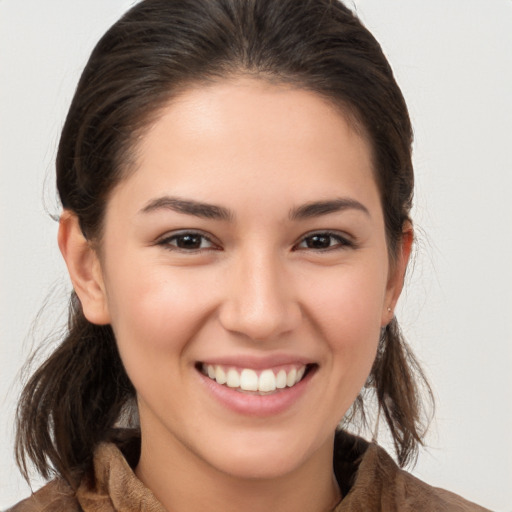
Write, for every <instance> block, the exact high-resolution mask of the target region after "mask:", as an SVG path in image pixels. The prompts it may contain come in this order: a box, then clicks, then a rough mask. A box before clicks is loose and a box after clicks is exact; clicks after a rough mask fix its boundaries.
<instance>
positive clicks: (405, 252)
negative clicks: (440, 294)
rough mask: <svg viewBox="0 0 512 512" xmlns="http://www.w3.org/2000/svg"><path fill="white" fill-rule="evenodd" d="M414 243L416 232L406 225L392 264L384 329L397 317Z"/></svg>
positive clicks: (383, 314) (384, 311)
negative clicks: (396, 311)
mask: <svg viewBox="0 0 512 512" xmlns="http://www.w3.org/2000/svg"><path fill="white" fill-rule="evenodd" d="M413 241H414V230H413V227H412V224H411V223H410V222H406V223H405V224H404V228H403V230H402V239H401V240H400V242H399V246H398V247H397V254H396V258H395V260H394V261H393V262H392V263H391V266H390V272H389V277H388V284H387V289H386V298H385V301H384V304H383V311H382V323H381V325H382V327H385V326H386V325H388V324H389V322H391V320H392V319H393V316H394V315H395V307H396V303H397V302H398V298H399V297H400V294H401V293H402V288H403V286H404V279H405V272H406V270H407V263H408V262H409V258H410V256H411V250H412V244H413Z"/></svg>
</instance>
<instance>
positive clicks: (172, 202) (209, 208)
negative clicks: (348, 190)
mask: <svg viewBox="0 0 512 512" xmlns="http://www.w3.org/2000/svg"><path fill="white" fill-rule="evenodd" d="M157 210H172V211H175V212H178V213H184V214H186V215H194V216H195V217H201V218H203V219H214V220H233V219H234V218H235V215H234V213H233V212H232V211H231V210H229V209H228V208H224V207H223V206H217V205H214V204H209V203H203V202H200V201H194V200H192V199H183V198H177V197H170V196H163V197H159V198H156V199H153V200H151V201H149V202H148V204H146V206H144V208H142V210H141V211H140V212H141V213H151V212H154V211H157ZM345 210H359V211H361V212H363V213H365V214H366V215H368V216H370V212H369V211H368V209H367V208H366V206H364V205H363V204H362V203H360V202H359V201H356V200H355V199H351V198H337V199H331V200H327V201H313V202H310V203H306V204H303V205H301V206H298V207H297V208H293V209H291V210H290V212H289V214H288V216H289V219H290V220H304V219H310V218H312V217H319V216H322V215H328V214H330V213H336V212H342V211H345Z"/></svg>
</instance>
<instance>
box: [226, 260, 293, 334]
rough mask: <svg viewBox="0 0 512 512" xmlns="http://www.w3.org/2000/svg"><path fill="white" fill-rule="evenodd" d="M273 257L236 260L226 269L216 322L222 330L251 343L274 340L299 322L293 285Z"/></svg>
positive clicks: (283, 266) (284, 270)
mask: <svg viewBox="0 0 512 512" xmlns="http://www.w3.org/2000/svg"><path fill="white" fill-rule="evenodd" d="M285 266H286V265H284V264H283V263H282V262H280V261H279V258H278V257H276V256H275V255H274V256H272V255H269V254H265V253H259V254H251V255H246V256H245V257H243V256H240V257H239V258H237V259H236V262H235V263H234V264H233V265H232V267H231V268H230V271H229V273H230V275H229V276H228V278H227V282H226V288H225V290H226V291H225V294H224V300H223V303H222V305H221V308H220V313H219V318H220V322H221V324H222V326H223V327H224V328H225V329H226V330H228V331H230V332H233V333H237V334H240V335H243V336H244V337H246V338H249V339H251V340H253V341H265V340H271V339H276V338H278V337H279V336H281V335H283V334H286V333H290V332H292V331H293V330H294V329H295V328H296V327H297V326H298V325H299V323H300V321H301V316H302V313H301V308H300V304H299V302H298V300H297V297H296V296H295V293H294V282H293V279H292V277H291V275H290V273H289V272H287V271H286V268H285Z"/></svg>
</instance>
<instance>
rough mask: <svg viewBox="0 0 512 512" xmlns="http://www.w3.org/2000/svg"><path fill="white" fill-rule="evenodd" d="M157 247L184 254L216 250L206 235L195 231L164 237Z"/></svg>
mask: <svg viewBox="0 0 512 512" xmlns="http://www.w3.org/2000/svg"><path fill="white" fill-rule="evenodd" d="M157 245H161V246H164V247H165V248H167V249H170V250H179V251H184V252H198V251H202V250H205V249H217V248H218V247H217V246H216V245H215V244H214V243H213V242H212V241H211V240H210V238H208V237H207V236H206V235H204V234H202V233H198V232H195V231H181V232H179V233H174V234H172V235H169V236H165V237H164V238H162V239H160V240H159V241H158V242H157Z"/></svg>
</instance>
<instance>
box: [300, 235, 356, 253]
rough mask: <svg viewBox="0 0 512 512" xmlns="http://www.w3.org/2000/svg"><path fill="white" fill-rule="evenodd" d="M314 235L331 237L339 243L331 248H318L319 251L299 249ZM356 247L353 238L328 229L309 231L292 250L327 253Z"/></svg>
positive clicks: (307, 248)
mask: <svg viewBox="0 0 512 512" xmlns="http://www.w3.org/2000/svg"><path fill="white" fill-rule="evenodd" d="M315 235H316V236H328V237H332V238H335V239H337V240H338V241H339V243H338V244H335V245H333V246H329V247H325V248H320V249H314V248H309V247H299V245H300V244H302V243H303V242H304V241H306V240H307V239H308V238H310V237H313V236H315ZM356 245H357V244H356V240H355V239H354V237H353V236H350V235H349V234H347V233H344V232H342V231H336V230H330V229H325V230H318V229H317V230H314V231H310V232H308V233H305V234H304V235H302V236H301V237H300V239H299V241H298V242H297V243H296V244H295V245H294V246H293V250H309V251H313V252H327V251H333V250H341V249H346V248H352V249H353V248H355V247H356Z"/></svg>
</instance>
